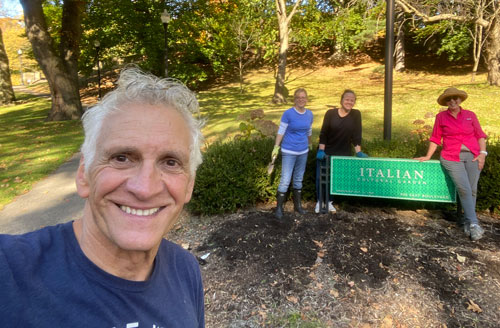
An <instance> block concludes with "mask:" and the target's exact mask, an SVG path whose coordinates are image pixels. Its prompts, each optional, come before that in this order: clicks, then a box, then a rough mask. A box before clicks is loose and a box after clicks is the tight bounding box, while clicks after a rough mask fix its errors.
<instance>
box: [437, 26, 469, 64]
mask: <svg viewBox="0 0 500 328" xmlns="http://www.w3.org/2000/svg"><path fill="white" fill-rule="evenodd" d="M471 47H472V39H471V37H470V34H469V31H468V30H467V28H466V27H465V26H462V28H461V29H460V30H458V31H455V33H448V34H446V35H445V36H444V37H443V38H442V40H441V48H439V50H438V51H437V54H438V55H441V54H447V55H448V60H449V61H457V60H460V59H467V58H469V57H470V49H471Z"/></svg>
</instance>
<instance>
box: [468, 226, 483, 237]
mask: <svg viewBox="0 0 500 328" xmlns="http://www.w3.org/2000/svg"><path fill="white" fill-rule="evenodd" d="M469 229H470V239H472V240H479V239H481V238H483V235H484V229H483V228H481V226H480V225H479V224H471V225H470V228H469Z"/></svg>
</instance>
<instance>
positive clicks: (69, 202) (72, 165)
mask: <svg viewBox="0 0 500 328" xmlns="http://www.w3.org/2000/svg"><path fill="white" fill-rule="evenodd" d="M79 161H80V154H79V153H78V154H75V155H74V156H73V157H72V158H71V159H70V160H68V161H67V162H66V163H64V164H62V165H61V166H60V167H59V168H58V169H57V170H56V171H55V172H54V173H52V174H51V175H49V176H48V177H47V178H45V179H43V180H42V181H39V182H38V183H36V184H35V185H34V186H33V189H32V190H31V191H30V192H28V193H27V194H24V195H22V196H19V197H18V198H16V199H15V200H14V201H13V202H12V203H10V204H8V205H6V206H5V207H4V208H3V209H2V210H1V211H0V233H9V234H20V233H24V232H28V231H33V230H36V229H39V228H41V227H44V226H48V225H54V224H58V223H63V222H67V221H70V220H74V219H76V218H79V217H80V216H81V215H82V212H83V205H84V203H85V201H84V200H83V199H82V198H80V196H78V194H77V193H76V186H75V174H76V170H77V168H78V163H79Z"/></svg>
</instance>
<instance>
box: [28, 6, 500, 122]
mask: <svg viewBox="0 0 500 328" xmlns="http://www.w3.org/2000/svg"><path fill="white" fill-rule="evenodd" d="M20 1H21V4H22V6H23V9H24V19H25V25H26V32H27V33H26V34H27V36H28V38H29V40H30V42H31V44H32V47H33V55H34V57H35V58H36V59H37V61H38V63H39V65H40V67H41V68H42V70H43V72H44V74H45V76H46V77H47V79H48V81H49V86H50V88H51V93H52V100H53V102H52V104H53V105H52V106H53V107H52V111H51V114H50V115H49V119H54V120H60V119H73V118H77V117H79V116H80V115H81V112H82V110H81V104H80V101H79V99H78V82H77V81H78V79H77V76H78V74H80V75H84V76H89V75H91V74H92V72H93V70H95V65H96V50H97V49H96V47H95V41H99V50H100V51H99V57H100V58H99V59H100V61H101V62H102V65H103V69H104V70H110V69H112V68H117V67H122V66H123V65H125V64H127V63H135V64H138V65H139V66H141V67H142V68H143V69H145V70H148V71H151V72H153V73H154V74H156V75H162V74H164V73H163V72H164V71H165V60H164V29H163V25H162V22H161V20H160V15H161V13H162V11H163V10H164V9H166V10H167V11H168V12H169V13H170V15H171V17H172V20H171V21H170V22H169V24H168V30H167V40H168V60H169V62H168V72H169V75H170V76H171V77H175V78H177V79H179V80H182V81H184V82H185V83H187V84H188V85H190V86H191V87H193V88H200V87H203V86H204V85H206V84H208V83H210V82H213V81H215V80H217V79H220V78H224V77H235V78H238V80H239V82H240V89H241V91H242V92H244V76H245V71H246V70H248V69H249V68H252V67H262V66H267V67H273V68H275V74H276V86H275V93H274V95H273V96H272V100H273V101H275V102H285V101H286V100H287V90H286V66H287V60H288V63H290V59H293V61H294V62H297V61H301V62H302V63H305V64H309V63H308V60H309V61H314V60H316V58H319V57H322V58H325V59H329V60H330V61H332V62H336V63H342V62H345V61H348V60H349V59H350V58H351V57H352V56H353V55H354V54H357V53H360V52H365V53H368V54H370V55H372V56H374V57H377V56H378V58H376V59H383V56H384V54H383V47H382V46H381V45H383V40H384V38H385V8H386V4H385V1H378V0H294V1H292V0H288V1H285V0H166V1H163V0H135V1H115V0H86V1H85V0H71V1H69V0H66V1H63V0H50V1H49V0H20ZM395 2H396V26H395V29H396V31H395V32H396V33H395V35H396V36H397V37H396V40H395V42H396V43H397V46H396V48H395V49H396V53H395V54H394V55H395V56H396V69H398V70H403V69H405V60H406V57H407V55H408V53H411V52H412V51H414V52H418V53H419V54H420V55H425V56H433V57H434V58H438V57H440V58H445V59H446V60H448V61H449V62H453V61H463V60H468V61H469V62H471V63H474V68H473V69H474V71H477V69H478V67H479V65H480V63H483V64H484V65H485V67H486V68H487V69H488V81H489V83H490V84H492V85H500V76H499V73H498V72H499V62H498V60H499V56H500V46H499V45H498V42H500V41H499V40H500V26H499V22H498V18H499V17H500V13H499V10H500V9H499V8H498V6H499V3H498V1H496V0H455V1H453V2H450V1H440V0H414V1H413V0H412V1H407V0H395ZM311 58H315V59H313V60H311ZM310 64H314V62H311V63H310Z"/></svg>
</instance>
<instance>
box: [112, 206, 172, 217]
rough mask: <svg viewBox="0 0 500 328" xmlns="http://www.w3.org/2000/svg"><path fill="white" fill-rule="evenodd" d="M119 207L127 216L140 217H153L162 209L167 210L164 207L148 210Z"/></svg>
mask: <svg viewBox="0 0 500 328" xmlns="http://www.w3.org/2000/svg"><path fill="white" fill-rule="evenodd" d="M119 207H120V209H121V210H122V211H123V212H126V213H127V214H133V215H138V216H149V215H153V214H155V213H156V212H158V211H160V210H161V209H163V208H165V206H162V207H153V208H148V209H140V208H132V207H129V206H125V205H119Z"/></svg>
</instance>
